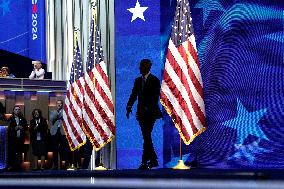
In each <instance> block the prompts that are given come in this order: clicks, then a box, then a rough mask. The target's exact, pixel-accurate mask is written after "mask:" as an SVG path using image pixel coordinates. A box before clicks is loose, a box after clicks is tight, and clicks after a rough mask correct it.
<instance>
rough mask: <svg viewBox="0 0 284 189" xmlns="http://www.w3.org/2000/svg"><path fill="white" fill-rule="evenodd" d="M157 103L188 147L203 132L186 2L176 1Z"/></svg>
mask: <svg viewBox="0 0 284 189" xmlns="http://www.w3.org/2000/svg"><path fill="white" fill-rule="evenodd" d="M161 103H162V105H163V106H164V108H165V110H166V111H167V113H168V114H169V115H170V116H171V118H172V120H173V122H174V124H175V126H176V128H177V129H178V131H179V133H180V136H181V138H182V139H183V141H184V142H185V144H189V143H190V142H191V141H192V140H193V139H194V138H195V137H196V136H197V135H199V134H200V133H202V132H203V131H204V130H205V127H206V123H205V107H204V99H203V84H202V79H201V73H200V65H199V60H198V56H197V50H196V44H195V37H194V34H193V27H192V22H191V15H190V8H189V2H188V0H178V2H177V7H176V12H175V17H174V23H173V26H172V32H171V38H170V40H169V46H168V52H167V57H166V63H165V70H164V75H163V81H162V85H161Z"/></svg>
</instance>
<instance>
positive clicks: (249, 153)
mask: <svg viewBox="0 0 284 189" xmlns="http://www.w3.org/2000/svg"><path fill="white" fill-rule="evenodd" d="M259 142H260V139H258V140H257V141H254V142H253V143H251V144H248V145H235V148H236V150H237V151H236V153H235V154H233V155H232V156H230V157H229V158H228V160H239V159H246V160H247V161H248V162H249V163H250V164H253V162H254V160H255V155H256V154H262V153H264V152H270V151H271V150H267V149H265V148H261V147H259V146H258V145H259Z"/></svg>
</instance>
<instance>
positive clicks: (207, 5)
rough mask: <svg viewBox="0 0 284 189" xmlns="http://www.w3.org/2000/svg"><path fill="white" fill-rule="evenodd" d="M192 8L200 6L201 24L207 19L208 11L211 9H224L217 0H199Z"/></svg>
mask: <svg viewBox="0 0 284 189" xmlns="http://www.w3.org/2000/svg"><path fill="white" fill-rule="evenodd" d="M194 8H201V9H203V25H204V23H205V21H206V20H207V18H208V16H209V13H210V12H211V11H212V10H216V11H223V12H224V11H225V9H224V8H223V6H222V5H221V3H220V2H219V1H218V0H200V1H199V2H198V3H197V4H196V5H195V7H194Z"/></svg>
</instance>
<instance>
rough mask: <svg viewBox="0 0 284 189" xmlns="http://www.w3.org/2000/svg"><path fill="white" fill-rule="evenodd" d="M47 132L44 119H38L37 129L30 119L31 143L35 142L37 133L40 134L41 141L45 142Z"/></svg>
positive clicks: (34, 122)
mask: <svg viewBox="0 0 284 189" xmlns="http://www.w3.org/2000/svg"><path fill="white" fill-rule="evenodd" d="M47 131H48V126H47V122H46V119H44V118H40V123H39V124H38V127H36V121H35V119H32V120H31V121H30V134H31V137H30V138H31V141H36V140H37V132H39V133H40V137H41V140H43V141H45V140H47Z"/></svg>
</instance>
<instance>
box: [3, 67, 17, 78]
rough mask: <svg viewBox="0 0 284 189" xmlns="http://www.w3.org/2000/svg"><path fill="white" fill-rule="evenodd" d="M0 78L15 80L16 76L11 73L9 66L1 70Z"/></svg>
mask: <svg viewBox="0 0 284 189" xmlns="http://www.w3.org/2000/svg"><path fill="white" fill-rule="evenodd" d="M0 77H2V78H15V75H14V74H12V73H10V69H9V68H8V67H7V66H3V67H2V68H1V72H0Z"/></svg>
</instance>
